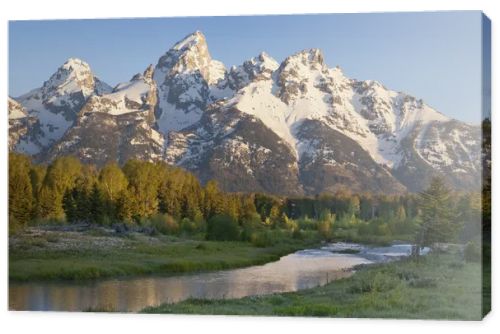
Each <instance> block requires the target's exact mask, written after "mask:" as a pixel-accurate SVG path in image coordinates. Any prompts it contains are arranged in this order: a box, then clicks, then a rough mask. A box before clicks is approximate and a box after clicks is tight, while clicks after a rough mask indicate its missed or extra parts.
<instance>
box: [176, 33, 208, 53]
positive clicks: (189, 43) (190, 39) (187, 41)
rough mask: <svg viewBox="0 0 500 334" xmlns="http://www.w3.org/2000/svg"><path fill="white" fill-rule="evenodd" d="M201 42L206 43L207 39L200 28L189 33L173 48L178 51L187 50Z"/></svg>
mask: <svg viewBox="0 0 500 334" xmlns="http://www.w3.org/2000/svg"><path fill="white" fill-rule="evenodd" d="M199 43H205V44H206V39H205V35H203V33H202V32H201V31H199V30H197V31H195V32H193V33H191V34H189V35H187V36H186V37H184V38H183V39H182V40H180V41H179V42H177V43H176V44H175V45H174V46H173V47H172V49H173V50H177V51H182V50H187V49H190V48H192V47H194V46H196V45H197V44H199Z"/></svg>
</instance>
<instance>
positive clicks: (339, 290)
mask: <svg viewBox="0 0 500 334" xmlns="http://www.w3.org/2000/svg"><path fill="white" fill-rule="evenodd" d="M143 312H145V313H183V314H225V315H266V316H313V317H355V318H408V319H417V318H418V319H457V320H458V319H460V320H463V319H466V320H479V319H481V266H480V264H479V263H468V262H464V261H463V260H462V259H461V257H460V256H459V255H458V254H432V255H429V256H426V257H423V258H421V259H420V261H419V262H415V261H412V260H409V259H404V260H400V261H397V262H391V263H385V264H378V265H368V266H363V267H361V268H359V269H358V271H357V272H356V273H355V274H354V275H353V276H351V277H349V278H345V279H341V280H338V281H335V282H333V283H330V284H328V285H325V286H322V287H317V288H312V289H307V290H302V291H298V292H291V293H282V294H274V295H268V296H260V297H246V298H241V299H232V300H194V299H190V300H186V301H183V302H180V303H177V304H163V305H161V306H159V307H150V308H146V309H144V310H143Z"/></svg>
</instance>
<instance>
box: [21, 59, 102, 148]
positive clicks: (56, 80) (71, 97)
mask: <svg viewBox="0 0 500 334" xmlns="http://www.w3.org/2000/svg"><path fill="white" fill-rule="evenodd" d="M110 90H111V88H110V87H109V86H108V85H107V84H105V83H103V82H102V81H100V80H99V79H98V78H97V77H95V76H94V75H93V74H92V71H91V69H90V67H89V65H88V64H87V63H85V62H83V61H81V60H79V59H74V58H71V59H68V61H66V62H65V63H64V64H63V65H62V66H61V67H60V68H59V69H58V70H57V71H56V72H55V73H54V74H53V75H52V76H51V77H50V78H49V80H47V81H45V82H44V83H43V85H42V87H40V88H37V89H34V90H32V91H31V92H29V93H27V94H25V95H22V96H20V97H19V98H17V101H18V102H20V103H21V104H22V105H23V106H24V108H25V109H26V110H27V112H28V113H29V115H30V116H32V117H34V118H36V120H37V122H36V127H35V128H34V129H33V130H31V129H30V136H28V137H24V138H21V140H20V141H19V143H18V144H17V145H16V150H18V151H20V152H23V153H27V154H32V155H33V154H37V153H40V152H42V151H43V150H45V149H47V148H49V147H51V146H52V145H54V144H55V143H56V142H57V141H59V140H60V139H61V138H62V136H63V135H64V134H65V133H66V131H67V130H68V129H69V128H70V127H71V126H72V125H73V124H74V122H75V120H76V118H77V114H78V113H79V111H80V109H81V108H82V107H83V105H84V104H85V102H86V101H87V99H88V98H89V97H90V96H92V95H94V94H96V95H99V94H103V93H106V92H108V91H110Z"/></svg>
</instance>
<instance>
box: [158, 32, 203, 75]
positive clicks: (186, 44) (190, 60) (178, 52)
mask: <svg viewBox="0 0 500 334" xmlns="http://www.w3.org/2000/svg"><path fill="white" fill-rule="evenodd" d="M211 65H212V57H211V56H210V53H209V51H208V46H207V43H206V39H205V36H204V35H203V34H202V33H201V32H200V31H196V32H194V33H192V34H189V35H187V36H186V37H185V38H183V39H182V40H180V41H179V42H177V43H176V44H175V45H174V46H173V47H172V48H170V50H168V51H167V53H165V54H164V55H163V56H162V57H160V59H159V60H158V64H157V65H156V69H158V70H159V71H158V72H162V73H163V75H161V77H163V78H164V75H167V76H170V75H175V74H178V73H182V72H193V71H199V72H200V73H201V75H202V76H203V77H204V78H205V80H207V82H208V81H210V66H211ZM156 78H157V79H160V77H156Z"/></svg>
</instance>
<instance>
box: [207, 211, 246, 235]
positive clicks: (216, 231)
mask: <svg viewBox="0 0 500 334" xmlns="http://www.w3.org/2000/svg"><path fill="white" fill-rule="evenodd" d="M239 238H240V227H239V226H238V222H237V221H236V220H235V219H233V218H232V217H231V216H228V215H216V216H213V217H212V218H210V220H209V221H208V224H207V239H208V240H219V241H234V240H239Z"/></svg>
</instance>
